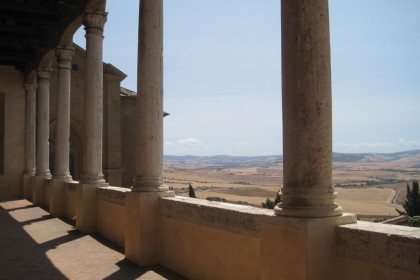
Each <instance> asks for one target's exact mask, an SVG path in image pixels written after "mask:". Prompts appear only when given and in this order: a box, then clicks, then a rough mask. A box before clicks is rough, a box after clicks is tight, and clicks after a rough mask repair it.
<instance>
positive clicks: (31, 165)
mask: <svg viewBox="0 0 420 280" xmlns="http://www.w3.org/2000/svg"><path fill="white" fill-rule="evenodd" d="M36 88H37V85H36V83H35V82H34V83H31V84H25V91H26V115H25V174H27V175H31V176H33V175H35V149H36V136H35V125H36Z"/></svg>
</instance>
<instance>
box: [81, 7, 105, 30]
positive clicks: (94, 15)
mask: <svg viewBox="0 0 420 280" xmlns="http://www.w3.org/2000/svg"><path fill="white" fill-rule="evenodd" d="M107 15H108V13H105V12H100V11H86V13H85V15H84V17H83V25H84V26H85V30H86V35H89V34H97V35H102V34H103V31H104V26H105V22H106V20H107Z"/></svg>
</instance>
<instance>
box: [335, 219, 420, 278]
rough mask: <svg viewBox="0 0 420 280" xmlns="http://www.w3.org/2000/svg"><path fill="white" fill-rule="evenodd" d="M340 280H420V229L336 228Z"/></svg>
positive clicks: (359, 225) (368, 225)
mask: <svg viewBox="0 0 420 280" xmlns="http://www.w3.org/2000/svg"><path fill="white" fill-rule="evenodd" d="M336 241H337V242H336V243H337V255H338V262H339V267H340V270H339V277H340V279H373V278H375V279H406V280H408V279H413V280H414V279H420V229H418V228H412V227H403V226H395V225H387V224H378V223H369V222H358V223H357V224H352V225H344V226H339V227H337V239H336Z"/></svg>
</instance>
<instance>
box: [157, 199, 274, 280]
mask: <svg viewBox="0 0 420 280" xmlns="http://www.w3.org/2000/svg"><path fill="white" fill-rule="evenodd" d="M160 209H161V228H160V250H159V258H160V261H161V264H162V265H164V266H166V267H168V268H170V269H172V270H174V271H177V272H179V273H181V274H182V275H184V276H186V277H187V278H190V279H258V278H259V273H260V265H261V262H260V260H261V258H260V253H261V248H260V234H261V224H262V220H263V219H264V217H266V216H270V215H272V214H273V213H272V211H268V210H263V209H257V208H253V207H249V206H239V205H229V204H222V203H218V202H208V201H205V200H198V199H191V198H182V197H175V198H163V199H161V202H160Z"/></svg>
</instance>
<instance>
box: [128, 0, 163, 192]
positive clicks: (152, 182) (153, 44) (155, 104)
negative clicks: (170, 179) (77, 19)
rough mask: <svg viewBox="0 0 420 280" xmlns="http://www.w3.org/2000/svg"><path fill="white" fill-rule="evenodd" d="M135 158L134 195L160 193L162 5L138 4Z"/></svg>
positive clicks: (155, 1)
mask: <svg viewBox="0 0 420 280" xmlns="http://www.w3.org/2000/svg"><path fill="white" fill-rule="evenodd" d="M139 17H140V19H139V42H138V68H137V75H138V76H137V92H138V95H137V154H136V158H137V160H136V178H135V180H134V186H133V188H132V190H133V191H144V192H148V191H159V187H160V186H161V185H162V176H163V1H162V0H142V1H140V15H139Z"/></svg>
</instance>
